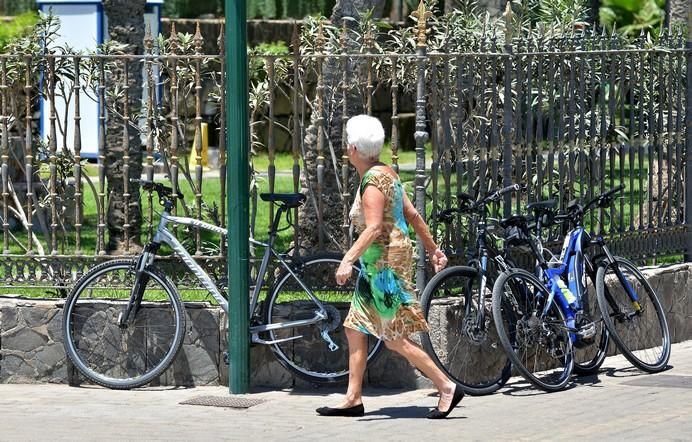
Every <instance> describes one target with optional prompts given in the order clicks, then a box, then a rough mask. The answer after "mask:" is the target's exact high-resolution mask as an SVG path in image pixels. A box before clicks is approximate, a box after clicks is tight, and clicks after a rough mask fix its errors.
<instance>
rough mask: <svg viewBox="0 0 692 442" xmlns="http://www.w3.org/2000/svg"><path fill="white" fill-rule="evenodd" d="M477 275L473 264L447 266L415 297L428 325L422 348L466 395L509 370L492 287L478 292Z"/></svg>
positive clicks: (481, 391)
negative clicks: (495, 318)
mask: <svg viewBox="0 0 692 442" xmlns="http://www.w3.org/2000/svg"><path fill="white" fill-rule="evenodd" d="M480 280H481V278H480V275H479V273H478V271H477V270H476V269H474V268H473V267H464V266H457V267H450V268H448V269H444V270H443V271H441V272H440V273H438V274H437V275H435V276H434V277H433V278H432V279H431V280H430V282H429V283H428V285H427V286H426V287H425V290H424V291H423V295H422V296H421V307H422V309H423V314H424V315H425V319H426V320H427V321H428V324H429V326H430V332H428V333H422V334H421V341H422V343H423V347H424V348H425V350H426V352H428V354H429V355H430V356H431V357H432V359H433V361H435V363H436V364H437V366H438V367H439V368H440V369H441V370H442V371H444V372H445V373H446V374H447V375H448V376H449V377H450V378H452V379H454V381H456V382H457V383H458V384H459V385H461V387H462V388H463V389H464V391H465V392H466V393H468V394H471V395H485V394H490V393H492V392H494V391H496V390H497V389H499V388H500V387H502V386H503V385H504V384H505V382H507V379H509V377H510V375H511V371H512V368H511V362H510V360H509V358H508V357H507V355H506V354H505V351H504V349H503V348H502V344H501V343H500V340H499V337H498V335H497V331H496V329H495V324H494V323H493V321H492V309H491V296H492V292H491V289H492V286H490V287H488V286H486V288H485V290H484V292H483V293H480ZM488 284H489V283H488ZM481 304H482V305H483V307H482V310H481V309H479V307H480V305H481ZM479 310H480V311H479Z"/></svg>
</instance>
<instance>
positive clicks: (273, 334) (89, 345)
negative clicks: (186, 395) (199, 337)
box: [63, 181, 381, 389]
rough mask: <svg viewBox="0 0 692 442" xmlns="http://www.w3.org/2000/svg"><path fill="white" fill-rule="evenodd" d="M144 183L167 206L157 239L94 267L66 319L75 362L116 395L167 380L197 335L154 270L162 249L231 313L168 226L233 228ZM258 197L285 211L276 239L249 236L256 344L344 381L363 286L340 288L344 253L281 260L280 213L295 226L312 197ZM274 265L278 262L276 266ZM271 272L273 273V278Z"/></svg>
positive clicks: (294, 366)
mask: <svg viewBox="0 0 692 442" xmlns="http://www.w3.org/2000/svg"><path fill="white" fill-rule="evenodd" d="M140 183H141V186H142V188H143V189H144V190H149V191H154V192H156V193H157V194H158V197H159V202H160V203H161V205H162V206H163V209H164V210H163V212H162V214H161V220H160V222H159V225H158V228H157V230H156V234H155V236H154V238H153V241H152V242H151V243H150V244H148V245H146V246H145V247H144V249H143V251H142V253H141V254H140V255H139V256H138V257H137V258H136V259H117V260H112V261H108V262H105V263H102V264H99V265H97V266H95V267H94V268H92V269H91V270H90V271H89V272H87V273H86V274H85V275H84V276H82V277H81V278H80V279H79V280H78V281H77V283H76V285H75V287H74V288H73V289H72V291H71V292H70V294H69V296H68V297H67V300H66V302H65V307H64V312H63V334H64V343H65V350H66V353H67V355H68V356H69V358H70V360H71V361H72V362H73V363H74V365H75V367H77V369H78V370H79V372H81V373H82V374H83V375H84V376H85V377H86V378H88V379H90V380H91V381H93V382H95V383H97V384H100V385H102V386H105V387H109V388H114V389H129V388H135V387H139V386H142V385H145V384H148V383H150V382H152V381H154V380H156V379H157V378H158V377H159V376H162V375H163V374H164V372H165V370H166V369H167V368H168V367H169V366H170V365H171V363H173V361H174V360H175V357H176V355H177V354H178V352H179V351H180V349H181V347H183V343H184V341H185V336H186V335H187V334H188V333H191V334H192V333H197V332H196V331H195V330H192V329H189V328H188V327H187V326H186V323H187V322H186V313H185V306H184V304H183V302H182V301H181V297H180V294H179V292H178V289H177V288H176V286H175V285H174V284H173V283H172V282H171V280H170V279H169V278H168V277H167V276H166V274H165V273H164V272H163V271H162V270H161V269H160V267H159V266H157V265H156V264H157V263H156V256H157V252H158V251H159V249H160V247H161V245H162V244H166V245H168V246H169V247H170V248H171V249H172V250H173V251H174V252H175V254H176V255H177V256H179V257H180V258H181V260H182V262H183V263H184V264H185V266H186V267H187V268H188V269H189V270H190V271H191V272H192V273H193V274H194V276H195V277H196V279H197V280H198V281H199V283H200V284H201V286H202V287H204V288H205V289H206V290H208V292H209V293H210V294H211V295H212V296H213V297H214V299H215V300H216V301H217V302H218V304H219V306H220V307H221V308H222V309H223V311H224V312H225V313H226V314H228V303H227V301H226V295H225V293H222V292H224V291H225V290H224V289H223V288H219V287H217V286H216V284H215V283H214V282H213V280H212V278H211V277H210V276H209V275H208V274H207V273H206V272H205V271H204V269H202V267H201V266H200V265H199V264H197V262H195V260H194V259H193V258H192V257H191V256H190V254H189V253H188V252H187V251H186V250H185V248H184V247H183V245H182V244H181V243H180V242H179V241H178V239H177V238H176V236H175V235H174V233H173V232H171V231H170V230H169V229H168V225H169V224H179V225H187V226H191V227H194V228H200V229H205V230H209V231H212V232H215V233H218V234H220V235H226V229H224V228H221V227H217V226H214V225H212V224H208V223H205V222H202V221H199V220H196V219H192V218H185V217H178V216H172V215H171V211H172V209H173V202H172V200H171V196H172V195H173V190H172V189H171V188H169V187H166V186H163V185H161V184H159V183H154V182H150V181H141V182H140ZM176 195H177V196H178V197H179V198H182V195H180V194H178V193H176ZM260 196H261V198H262V199H263V200H264V201H267V202H269V203H271V204H277V205H278V209H277V211H276V216H275V218H274V223H273V225H272V227H271V230H270V232H269V240H268V242H267V243H264V242H261V241H256V240H254V239H250V241H251V243H252V244H253V245H255V246H259V247H264V248H265V253H264V255H263V257H262V261H261V264H260V267H259V271H258V274H257V278H256V281H255V284H254V289H253V291H252V295H251V298H250V312H249V313H250V335H251V340H252V343H254V344H263V345H269V346H271V349H272V350H273V352H274V354H275V355H276V357H277V359H278V360H279V362H280V363H281V364H283V366H284V367H286V368H287V369H289V370H290V371H292V372H294V373H295V374H296V375H298V376H300V377H302V378H303V379H306V380H308V381H312V382H317V383H331V382H340V381H344V380H346V379H347V378H348V345H347V341H346V336H345V333H344V328H343V321H344V318H345V315H346V313H347V311H348V307H349V301H350V298H351V295H352V293H353V290H354V286H355V284H356V283H357V281H354V279H355V278H352V280H351V281H349V283H348V284H346V285H344V286H337V285H336V282H335V276H334V275H335V273H336V269H337V268H338V266H339V263H340V262H341V255H339V254H335V253H320V254H315V255H311V256H303V257H297V256H290V255H288V254H283V253H278V252H277V251H276V250H275V249H274V242H275V240H276V237H277V232H278V231H279V223H280V222H281V219H282V215H284V214H286V218H287V220H288V222H289V225H290V224H291V222H290V209H293V208H296V207H299V206H300V205H302V204H303V203H304V202H305V199H306V198H305V195H303V194H300V193H296V194H275V193H270V194H262V195H260ZM270 261H274V262H275V263H276V262H278V265H274V266H271V265H270ZM270 268H272V269H273V272H268V269H270ZM354 270H355V272H356V274H358V272H359V271H360V270H359V268H358V267H357V266H354ZM267 276H271V277H272V278H265V277H267ZM266 279H273V285H272V287H271V288H270V289H269V290H263V286H264V284H265V283H266V282H267V281H266ZM183 293H185V292H183ZM380 347H381V341H379V340H376V339H372V338H370V340H369V343H368V360H371V359H372V358H373V357H374V356H375V355H376V354H377V353H378V351H379V350H380ZM220 359H221V358H219V361H220Z"/></svg>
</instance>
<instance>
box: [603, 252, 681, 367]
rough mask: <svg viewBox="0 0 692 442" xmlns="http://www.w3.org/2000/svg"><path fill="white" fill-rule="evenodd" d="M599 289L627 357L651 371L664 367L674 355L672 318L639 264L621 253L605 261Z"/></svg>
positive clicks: (609, 324)
mask: <svg viewBox="0 0 692 442" xmlns="http://www.w3.org/2000/svg"><path fill="white" fill-rule="evenodd" d="M596 293H597V296H598V305H599V307H600V308H601V312H602V313H603V319H604V322H605V325H606V327H608V330H609V331H610V333H611V335H612V337H613V340H614V341H615V343H616V344H617V346H618V348H619V349H620V350H621V351H622V354H623V355H624V356H625V357H626V358H627V360H629V361H630V362H631V363H632V364H633V365H634V366H635V367H637V368H639V369H641V370H644V371H647V372H649V373H656V372H659V371H661V370H664V369H665V368H666V364H667V363H668V359H669V358H670V332H669V330H668V322H667V321H666V315H665V313H664V311H663V307H662V306H661V303H660V301H659V300H658V297H657V296H656V292H655V291H654V289H653V288H652V287H651V285H650V284H649V282H648V281H647V280H646V278H644V275H642V273H641V272H640V271H639V269H637V266H635V265H634V264H632V263H631V262H629V261H628V260H626V259H624V258H620V257H616V258H615V261H614V262H610V263H605V264H603V265H601V266H600V267H599V268H598V274H597V276H596ZM632 295H635V296H636V299H634V298H633V297H632Z"/></svg>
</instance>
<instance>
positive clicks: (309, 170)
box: [300, 0, 385, 249]
mask: <svg viewBox="0 0 692 442" xmlns="http://www.w3.org/2000/svg"><path fill="white" fill-rule="evenodd" d="M384 3H385V2H384V0H341V1H337V3H336V5H335V6H334V9H333V10H332V15H331V18H330V19H331V22H332V24H333V25H334V26H340V25H341V24H342V23H343V21H344V20H343V19H344V18H345V17H353V18H355V19H356V20H360V16H361V13H363V12H365V11H367V10H369V9H374V10H373V17H374V18H379V17H381V16H382V11H383V9H384ZM356 25H357V23H356V22H353V21H346V26H348V27H355V26H356ZM347 45H348V47H349V50H350V51H354V50H356V49H357V47H356V43H355V42H354V41H349V42H348V43H347ZM357 67H358V64H357V63H356V61H355V60H349V61H348V62H347V63H346V71H347V78H350V79H353V78H356V76H357V75H358V74H357V72H356V69H357ZM343 69H344V67H343V65H342V64H341V62H340V61H339V60H337V59H334V58H326V59H325V61H324V62H323V64H322V81H323V84H324V87H325V89H324V92H323V94H324V95H323V96H324V98H325V99H324V108H323V109H322V111H321V113H320V111H319V110H317V109H316V110H315V111H314V112H313V113H312V115H311V120H310V126H309V127H308V129H307V131H306V135H305V170H304V176H303V192H306V193H307V194H308V195H315V196H317V143H318V124H319V119H320V117H321V118H322V119H323V126H322V127H323V134H324V139H323V146H324V147H323V155H324V158H325V161H324V165H325V169H324V187H323V189H322V193H321V198H322V201H323V211H322V223H321V225H320V223H318V215H317V212H318V208H317V207H316V200H317V198H311V200H310V202H308V204H306V205H305V206H303V208H302V209H301V212H300V233H301V245H302V246H303V247H305V248H307V249H312V248H316V247H318V246H319V229H320V228H321V229H323V237H324V242H323V248H325V249H330V248H331V249H334V248H338V247H339V246H344V245H345V244H346V242H347V241H346V240H347V238H345V236H344V233H343V230H342V224H343V204H344V203H343V201H342V197H341V195H340V192H339V188H338V185H337V182H338V179H339V175H340V168H341V156H342V153H343V149H342V124H343V121H342V115H343V107H342V100H343V99H344V98H345V99H346V107H347V109H346V112H347V114H348V115H347V116H353V115H357V114H361V113H364V112H365V109H364V108H363V102H364V100H363V96H364V94H365V92H366V88H365V86H364V84H365V81H364V79H362V80H360V81H357V82H355V83H356V84H358V85H363V86H362V87H354V88H349V89H348V90H347V92H346V97H344V92H343V89H341V81H342V79H343V75H344V73H343ZM334 158H335V159H336V168H335V164H334V161H333V159H334ZM355 175H356V174H355V173H353V172H352V173H350V174H349V177H350V179H349V182H348V183H344V184H345V185H348V188H349V189H350V190H352V189H353V188H354V186H355V183H356V180H357V177H356V176H355ZM349 193H350V194H352V193H353V192H352V191H350V192H349Z"/></svg>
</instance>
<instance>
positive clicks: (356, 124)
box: [346, 115, 384, 160]
mask: <svg viewBox="0 0 692 442" xmlns="http://www.w3.org/2000/svg"><path fill="white" fill-rule="evenodd" d="M346 137H347V141H348V144H353V145H354V146H356V151H357V152H358V155H360V157H361V158H365V159H370V160H378V159H379V158H380V152H381V151H382V145H383V144H384V128H383V127H382V123H380V120H378V119H377V118H375V117H371V116H369V115H356V116H355V117H351V118H350V119H349V120H348V121H347V122H346Z"/></svg>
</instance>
